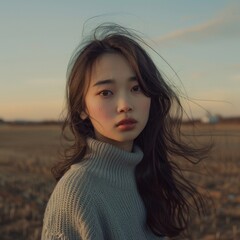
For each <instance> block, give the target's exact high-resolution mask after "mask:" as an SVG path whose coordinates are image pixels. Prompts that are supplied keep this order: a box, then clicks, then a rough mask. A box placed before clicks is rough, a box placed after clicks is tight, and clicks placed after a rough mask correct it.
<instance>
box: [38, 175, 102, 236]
mask: <svg viewBox="0 0 240 240" xmlns="http://www.w3.org/2000/svg"><path fill="white" fill-rule="evenodd" d="M92 185H93V184H91V181H90V180H89V179H88V178H87V177H84V176H81V173H80V174H79V171H70V173H67V174H66V175H65V176H64V177H63V178H62V179H61V180H60V181H59V183H58V184H57V186H56V187H55V189H54V191H53V193H52V195H51V197H50V199H49V202H48V204H47V207H46V211H45V214H44V220H43V229H42V237H41V240H103V239H104V237H103V233H102V229H101V224H100V220H99V218H98V214H97V209H96V207H97V206H96V204H95V202H96V201H95V194H94V189H93V187H92Z"/></svg>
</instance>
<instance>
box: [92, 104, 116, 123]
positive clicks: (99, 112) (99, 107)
mask: <svg viewBox="0 0 240 240" xmlns="http://www.w3.org/2000/svg"><path fill="white" fill-rule="evenodd" d="M88 112H89V115H90V116H91V117H92V118H95V119H97V120H107V119H109V118H111V117H112V115H113V110H112V107H111V105H110V104H102V103H99V102H98V103H95V104H90V105H89V106H88Z"/></svg>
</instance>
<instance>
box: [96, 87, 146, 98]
mask: <svg viewBox="0 0 240 240" xmlns="http://www.w3.org/2000/svg"><path fill="white" fill-rule="evenodd" d="M136 87H137V88H138V90H137V91H134V89H136ZM131 92H142V90H141V88H140V86H139V85H136V86H133V87H132V89H131ZM104 93H111V95H113V92H112V91H110V90H103V91H101V92H99V93H98V95H100V96H102V97H105V98H107V97H109V96H110V95H104Z"/></svg>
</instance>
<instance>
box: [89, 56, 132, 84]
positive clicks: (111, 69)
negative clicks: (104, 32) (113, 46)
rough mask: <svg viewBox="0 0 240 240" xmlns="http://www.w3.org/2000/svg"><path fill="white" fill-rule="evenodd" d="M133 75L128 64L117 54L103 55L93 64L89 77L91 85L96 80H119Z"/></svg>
mask: <svg viewBox="0 0 240 240" xmlns="http://www.w3.org/2000/svg"><path fill="white" fill-rule="evenodd" d="M134 75H135V73H134V71H133V69H132V67H131V65H130V63H129V62H128V60H127V59H126V58H125V57H124V56H122V55H120V54H117V53H105V54H103V55H101V56H99V57H98V58H97V59H96V60H95V62H94V63H93V65H92V68H91V71H90V76H89V77H90V81H91V84H94V83H95V82H96V81H98V80H105V79H114V80H119V79H126V78H129V77H132V76H134Z"/></svg>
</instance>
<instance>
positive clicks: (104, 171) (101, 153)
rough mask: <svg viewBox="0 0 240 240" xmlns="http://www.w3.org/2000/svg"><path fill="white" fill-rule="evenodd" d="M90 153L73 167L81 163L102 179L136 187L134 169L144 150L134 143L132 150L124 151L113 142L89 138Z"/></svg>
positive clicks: (119, 184) (117, 184)
mask: <svg viewBox="0 0 240 240" xmlns="http://www.w3.org/2000/svg"><path fill="white" fill-rule="evenodd" d="M87 146H88V153H87V154H86V155H85V157H84V159H83V161H81V162H80V163H78V164H74V165H73V166H72V167H73V168H74V167H77V166H79V165H81V166H82V167H84V168H86V170H87V171H89V172H92V173H93V174H95V175H97V176H98V177H99V178H100V179H102V180H107V181H108V182H110V184H112V185H114V186H118V187H133V186H134V187H135V174H134V169H135V167H136V165H137V164H138V163H139V162H140V161H141V160H142V158H143V152H142V151H141V149H140V148H139V147H138V146H136V145H134V146H133V151H132V152H127V151H124V150H122V149H120V148H118V147H116V146H114V145H112V144H109V143H105V142H100V141H98V140H95V139H93V138H88V139H87Z"/></svg>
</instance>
